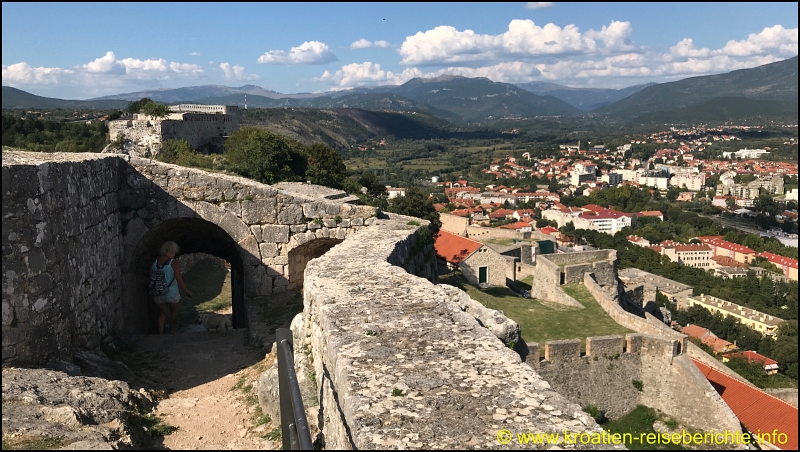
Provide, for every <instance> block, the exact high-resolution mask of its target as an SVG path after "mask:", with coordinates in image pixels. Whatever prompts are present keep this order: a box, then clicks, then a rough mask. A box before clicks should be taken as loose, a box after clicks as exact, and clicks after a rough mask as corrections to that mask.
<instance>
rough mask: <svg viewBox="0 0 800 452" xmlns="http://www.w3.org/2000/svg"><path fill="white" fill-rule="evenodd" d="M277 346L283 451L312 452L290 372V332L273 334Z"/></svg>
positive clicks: (297, 391)
mask: <svg viewBox="0 0 800 452" xmlns="http://www.w3.org/2000/svg"><path fill="white" fill-rule="evenodd" d="M275 335H276V338H275V341H276V342H277V344H278V392H279V394H280V407H281V435H282V439H283V450H312V449H313V448H314V445H313V443H312V442H311V431H310V430H309V428H308V419H306V410H305V408H304V407H303V397H302V395H301V394H300V385H299V383H298V382H297V373H296V372H295V369H294V351H293V339H292V330H290V329H288V328H279V329H278V330H277V331H276V332H275Z"/></svg>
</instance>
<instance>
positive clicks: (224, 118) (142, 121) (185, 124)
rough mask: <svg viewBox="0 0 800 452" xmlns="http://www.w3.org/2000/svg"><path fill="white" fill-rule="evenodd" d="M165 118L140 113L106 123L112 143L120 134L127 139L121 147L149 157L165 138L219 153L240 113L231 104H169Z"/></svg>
mask: <svg viewBox="0 0 800 452" xmlns="http://www.w3.org/2000/svg"><path fill="white" fill-rule="evenodd" d="M169 109H170V111H171V113H170V114H169V115H167V116H166V117H165V118H153V117H151V116H147V115H144V114H141V113H137V114H134V115H133V118H132V119H121V120H117V121H111V122H110V123H109V126H108V129H109V135H110V139H111V141H112V142H115V141H117V140H119V139H120V137H122V139H123V140H127V141H130V144H128V145H126V146H124V147H126V148H130V149H124V150H126V151H128V152H127V153H130V151H133V153H134V154H137V155H141V156H145V157H149V156H153V155H155V154H158V153H159V152H160V151H161V143H163V142H164V141H165V140H186V141H188V142H189V144H190V145H191V146H192V148H193V149H195V150H197V151H199V152H203V153H205V154H208V153H211V152H221V151H222V150H223V144H224V142H225V139H226V138H228V136H230V134H231V133H232V132H234V131H236V130H238V129H239V127H240V122H241V112H240V111H239V107H237V106H234V105H199V104H180V105H172V106H170V107H169Z"/></svg>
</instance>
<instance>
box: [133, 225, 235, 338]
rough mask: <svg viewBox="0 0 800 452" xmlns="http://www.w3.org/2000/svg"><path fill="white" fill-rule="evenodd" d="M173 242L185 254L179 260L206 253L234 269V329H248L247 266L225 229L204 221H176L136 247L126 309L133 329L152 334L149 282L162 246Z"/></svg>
mask: <svg viewBox="0 0 800 452" xmlns="http://www.w3.org/2000/svg"><path fill="white" fill-rule="evenodd" d="M169 240H172V241H174V242H176V243H177V244H178V245H179V246H180V248H181V250H180V253H179V255H178V256H180V255H185V254H192V253H206V254H211V255H213V256H216V257H220V258H222V259H225V260H226V261H228V262H229V263H230V265H231V287H232V290H231V299H232V301H233V326H234V328H242V327H245V326H247V311H246V309H245V306H244V281H245V277H244V268H243V267H244V266H243V259H242V256H241V255H240V252H239V248H238V247H237V243H236V242H235V241H234V240H233V238H232V237H231V236H230V235H229V234H228V233H227V232H226V231H225V230H224V229H222V228H221V227H219V226H217V225H215V224H214V223H211V222H209V221H206V220H204V219H201V218H175V219H171V220H167V221H163V222H161V223H159V224H158V225H157V226H155V227H154V228H152V229H150V230H148V231H147V232H145V233H144V234H143V235H142V236H141V238H140V239H139V240H138V242H137V243H136V246H135V247H134V250H133V253H132V255H131V257H130V259H129V261H128V265H127V266H126V268H125V281H126V290H125V293H124V295H123V296H124V301H125V305H126V306H127V307H128V312H129V314H130V315H129V325H128V326H129V328H130V329H131V330H133V331H148V330H149V327H150V325H149V324H150V323H151V322H150V321H149V314H148V302H147V300H148V297H147V291H146V287H147V278H148V274H149V269H150V266H151V265H152V263H153V261H154V260H155V258H156V257H157V255H158V250H159V248H160V247H161V245H162V244H163V243H164V242H166V241H169Z"/></svg>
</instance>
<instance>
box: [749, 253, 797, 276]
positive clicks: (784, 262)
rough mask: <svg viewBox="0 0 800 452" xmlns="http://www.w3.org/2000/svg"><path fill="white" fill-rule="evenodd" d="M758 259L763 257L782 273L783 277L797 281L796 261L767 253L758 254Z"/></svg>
mask: <svg viewBox="0 0 800 452" xmlns="http://www.w3.org/2000/svg"><path fill="white" fill-rule="evenodd" d="M758 257H763V258H765V259H766V260H768V261H770V262H772V263H773V264H774V265H775V266H776V267H778V268H779V269H780V270H782V271H783V274H784V276H786V277H787V278H789V279H791V280H794V281H797V259H792V258H789V257H784V256H779V255H777V254H773V253H770V252H767V251H764V252H762V253H759V254H758Z"/></svg>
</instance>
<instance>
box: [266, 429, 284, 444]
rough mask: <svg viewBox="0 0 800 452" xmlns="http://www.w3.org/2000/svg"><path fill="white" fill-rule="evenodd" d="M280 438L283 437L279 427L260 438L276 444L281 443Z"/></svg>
mask: <svg viewBox="0 0 800 452" xmlns="http://www.w3.org/2000/svg"><path fill="white" fill-rule="evenodd" d="M282 437H283V435H282V434H281V427H280V426H278V427H275V428H273V429H272V430H270V431H269V432H268V433H267V434H266V435H264V436H262V438H264V439H268V440H270V441H276V442H278V441H281V439H282Z"/></svg>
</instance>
